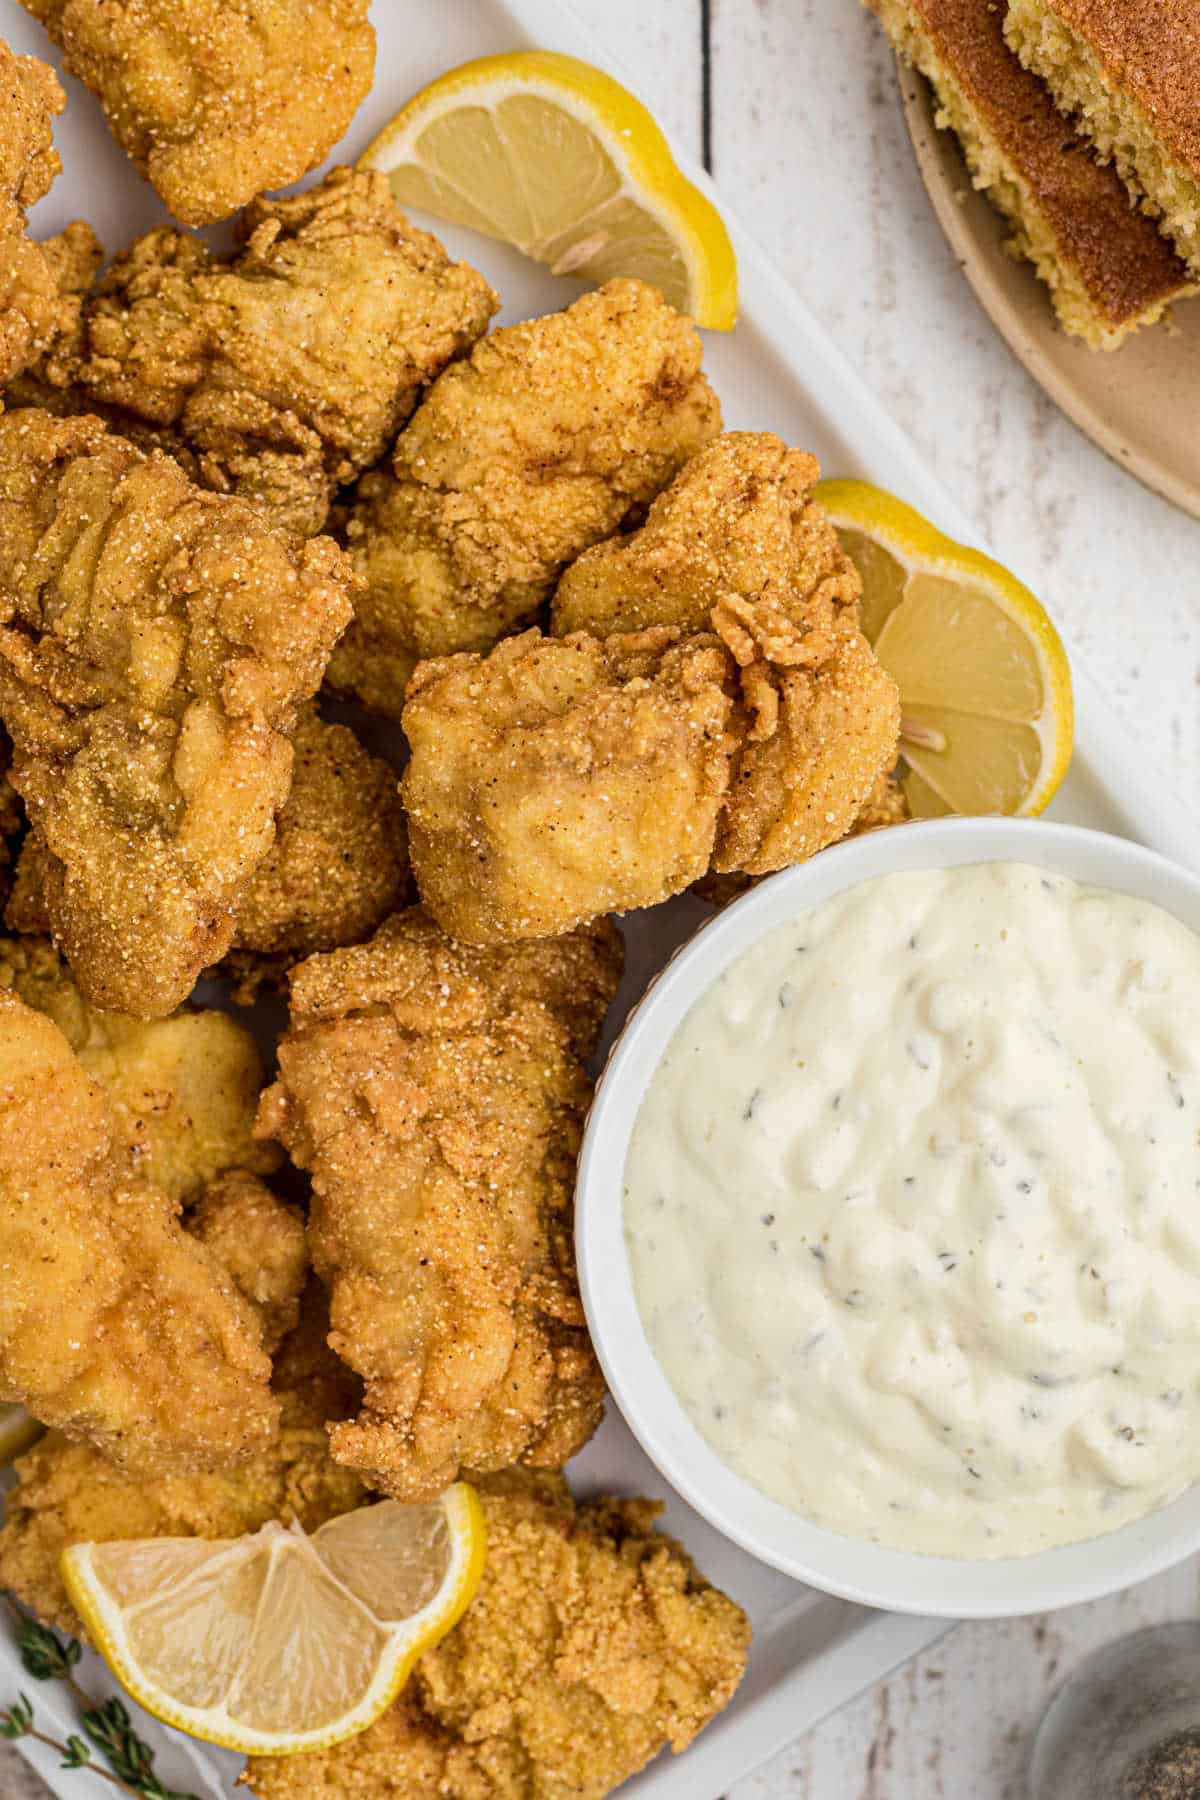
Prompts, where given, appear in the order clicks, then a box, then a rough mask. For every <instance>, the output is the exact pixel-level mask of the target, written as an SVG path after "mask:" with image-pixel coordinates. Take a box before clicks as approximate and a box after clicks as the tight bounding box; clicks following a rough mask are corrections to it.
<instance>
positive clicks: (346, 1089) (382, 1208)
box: [259, 910, 621, 1500]
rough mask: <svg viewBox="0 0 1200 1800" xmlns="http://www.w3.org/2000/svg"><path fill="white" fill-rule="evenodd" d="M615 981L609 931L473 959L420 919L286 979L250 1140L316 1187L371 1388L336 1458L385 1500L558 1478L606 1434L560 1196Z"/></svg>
mask: <svg viewBox="0 0 1200 1800" xmlns="http://www.w3.org/2000/svg"><path fill="white" fill-rule="evenodd" d="M620 969H621V954H620V949H619V939H618V938H617V935H616V933H615V931H614V930H613V929H612V927H611V926H610V925H608V924H607V923H604V924H602V925H599V926H596V927H594V928H593V929H592V930H590V931H588V932H579V933H576V934H574V935H573V936H570V937H564V938H561V939H558V940H555V941H554V942H549V943H541V944H527V945H526V944H523V945H520V946H518V947H516V948H513V949H503V950H498V951H479V950H470V949H466V948H464V947H463V946H462V945H458V944H455V943H453V942H451V940H450V939H449V938H447V937H445V936H444V935H443V934H442V932H440V931H439V930H438V928H437V927H436V926H435V925H434V924H433V922H432V921H431V920H430V919H428V918H426V917H425V915H424V914H423V913H421V912H420V911H417V910H414V911H411V912H406V913H399V914H397V915H396V916H395V917H393V918H392V919H389V920H388V921H387V923H386V924H384V925H383V926H382V927H381V928H380V930H379V931H378V932H377V933H376V934H375V936H374V937H373V938H372V939H371V941H370V943H367V944H363V945H359V946H357V947H355V948H353V949H348V950H335V951H333V952H332V953H331V954H330V955H328V956H314V957H311V958H310V959H309V960H308V961H307V962H305V963H301V964H300V966H299V967H298V968H297V969H295V970H293V972H292V978H291V1025H290V1029H289V1030H288V1032H287V1034H286V1036H285V1037H284V1038H283V1040H282V1042H281V1043H280V1046H279V1078H278V1081H277V1082H276V1084H275V1085H274V1087H272V1088H269V1089H268V1090H267V1092H266V1094H265V1095H264V1096H263V1100H262V1106H261V1110H260V1115H259V1128H260V1130H261V1131H262V1132H263V1133H264V1134H268V1135H270V1136H272V1137H276V1138H278V1139H279V1140H280V1142H281V1143H283V1144H284V1145H285V1146H286V1148H287V1150H288V1151H289V1153H290V1155H291V1157H292V1160H293V1161H294V1162H296V1163H298V1164H299V1166H300V1167H301V1168H304V1169H307V1170H308V1171H309V1173H310V1174H311V1176H312V1182H313V1199H312V1208H311V1212H310V1217H309V1245H310V1249H311V1253H312V1258H313V1265H314V1267H315V1268H316V1270H317V1272H318V1274H319V1275H320V1276H321V1277H322V1279H323V1280H324V1281H325V1283H326V1285H327V1286H328V1288H329V1293H330V1313H331V1319H332V1333H331V1337H330V1343H331V1344H332V1346H333V1348H334V1349H335V1350H336V1351H337V1353H338V1355H339V1356H341V1357H342V1358H343V1360H344V1361H346V1362H347V1363H349V1364H350V1366H351V1368H353V1369H355V1370H356V1371H357V1372H358V1373H359V1374H360V1375H361V1376H362V1377H363V1380H364V1381H365V1382H366V1394H365V1398H364V1402H363V1406H362V1409H361V1410H360V1411H359V1413H358V1416H357V1417H356V1418H355V1417H350V1418H345V1419H343V1420H341V1421H340V1422H338V1423H336V1424H334V1425H333V1427H332V1431H331V1443H332V1448H333V1455H334V1458H335V1460H336V1461H338V1462H340V1463H344V1464H346V1465H347V1466H348V1467H351V1468H355V1469H357V1470H359V1471H360V1472H361V1473H362V1475H363V1478H364V1479H365V1480H366V1481H367V1482H368V1483H369V1484H370V1485H371V1486H372V1487H377V1488H379V1489H381V1490H382V1491H383V1492H384V1493H387V1494H391V1495H393V1496H395V1497H396V1498H397V1499H401V1500H428V1499H432V1498H433V1497H434V1496H436V1495H437V1494H439V1493H440V1492H441V1491H442V1490H443V1489H444V1488H445V1487H446V1486H448V1484H449V1483H450V1482H452V1481H453V1480H454V1479H455V1477H456V1475H457V1474H458V1471H459V1469H460V1468H462V1467H465V1468H468V1469H472V1470H480V1471H487V1470H491V1469H497V1468H502V1467H504V1466H505V1465H506V1464H508V1463H510V1462H516V1461H523V1462H527V1463H530V1464H535V1465H538V1466H551V1467H560V1466H561V1465H562V1464H563V1463H564V1462H565V1461H566V1460H567V1458H568V1457H569V1456H571V1455H572V1454H573V1453H574V1452H575V1451H576V1450H577V1449H579V1448H580V1446H581V1445H582V1444H583V1443H584V1442H586V1440H587V1438H588V1437H589V1436H590V1435H591V1433H592V1431H593V1430H594V1429H595V1427H596V1425H597V1424H598V1423H599V1419H600V1413H601V1409H602V1401H603V1392H604V1385H603V1381H602V1379H601V1376H600V1371H599V1368H598V1366H597V1364H596V1362H595V1359H594V1357H593V1355H592V1352H591V1348H590V1345H589V1343H588V1339H587V1333H586V1330H585V1328H584V1319H583V1306H582V1302H581V1300H580V1297H579V1288H578V1282H577V1278H576V1272H575V1262H574V1247H573V1243H572V1190H573V1184H574V1169H575V1157H576V1153H577V1151H578V1148H579V1139H580V1133H581V1128H582V1121H583V1115H584V1112H585V1111H586V1108H587V1104H588V1098H589V1092H590V1089H589V1083H588V1081H587V1079H586V1077H585V1075H584V1072H583V1067H582V1064H583V1059H584V1058H585V1057H586V1056H587V1055H589V1054H590V1052H591V1050H592V1049H593V1048H594V1046H595V1043H596V1040H597V1037H598V1035H599V1031H600V1026H601V1024H602V1021H603V1018H604V1013H605V1009H606V1007H607V1005H608V1002H609V1000H610V999H611V997H612V994H613V992H614V991H615V988H616V984H617V980H618V978H619V975H620Z"/></svg>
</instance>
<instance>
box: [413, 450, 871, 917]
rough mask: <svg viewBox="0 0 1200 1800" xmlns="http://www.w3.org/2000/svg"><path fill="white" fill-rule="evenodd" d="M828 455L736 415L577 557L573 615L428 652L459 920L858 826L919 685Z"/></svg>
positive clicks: (620, 897) (441, 902)
mask: <svg viewBox="0 0 1200 1800" xmlns="http://www.w3.org/2000/svg"><path fill="white" fill-rule="evenodd" d="M819 473H820V470H819V468H818V465H817V462H816V459H815V458H814V457H812V456H809V455H807V454H806V453H805V452H803V451H799V450H789V449H788V448H787V446H786V445H785V444H784V443H783V442H782V441H781V440H780V439H779V438H777V437H773V436H771V435H770V434H769V433H750V432H730V433H727V434H726V435H724V436H722V437H718V438H716V439H715V440H714V441H713V442H712V443H711V444H708V445H707V446H705V448H704V449H702V450H700V451H699V452H697V454H696V455H695V456H694V457H693V458H692V459H691V461H690V462H688V463H687V464H685V466H684V468H683V469H682V470H681V471H680V473H679V474H678V475H677V476H676V478H675V480H674V481H673V482H672V484H671V486H670V487H669V488H667V490H666V491H665V492H664V493H663V494H661V495H659V497H658V499H657V500H655V501H654V503H653V505H652V506H651V508H650V511H649V515H648V517H647V519H646V521H645V524H644V525H642V526H641V527H640V528H639V529H637V530H636V531H633V532H630V533H627V534H625V535H624V536H621V537H616V538H611V539H609V541H608V542H606V543H603V544H598V545H596V546H595V547H594V548H593V549H591V550H589V551H587V552H585V554H584V555H583V556H581V557H580V558H579V559H578V561H577V562H576V563H574V564H573V565H572V566H571V568H569V569H568V570H567V572H566V573H565V574H564V576H563V578H562V580H561V582H560V583H559V588H558V592H557V594H556V596H555V599H554V602H553V607H552V623H553V625H554V627H555V629H556V630H557V631H559V632H565V633H568V634H569V635H566V636H561V637H559V638H558V639H557V640H553V639H543V638H542V637H540V635H539V634H538V633H536V632H530V633H527V634H526V635H525V636H524V637H520V638H516V639H513V640H511V641H510V642H508V643H505V644H501V645H500V646H499V647H498V648H497V649H496V650H494V651H493V652H492V654H491V655H490V656H489V657H487V658H483V659H481V658H479V657H477V656H476V657H472V656H460V657H454V658H447V659H444V660H433V661H430V662H428V663H423V664H421V665H420V666H419V667H418V669H417V671H416V673H415V674H414V676H413V678H412V681H411V682H410V684H409V699H408V704H407V706H406V708H405V712H404V728H405V732H406V734H407V737H408V740H409V743H410V745H411V747H412V760H411V761H410V763H409V765H408V768H407V769H406V771H405V773H404V777H403V782H402V792H403V795H404V800H405V804H406V806H407V808H408V813H409V826H410V849H411V854H412V860H413V870H414V873H415V875H416V880H417V886H418V888H419V890H420V894H421V898H422V901H423V903H424V904H425V906H427V907H428V909H429V910H430V912H431V913H432V914H433V916H434V917H435V918H436V919H437V920H438V922H439V924H440V925H441V926H442V927H443V929H444V930H446V931H450V932H453V933H454V935H455V936H456V937H459V938H461V939H463V941H464V942H467V943H502V942H511V941H514V940H516V939H519V938H528V937H540V936H548V935H552V934H553V933H555V932H559V931H567V930H570V929H571V928H572V927H574V926H577V925H580V924H582V923H584V922H585V921H586V920H588V919H591V918H594V917H596V916H597V915H598V914H599V913H603V912H624V911H626V910H628V909H629V908H632V907H639V906H647V905H653V904H655V903H656V902H657V901H660V900H665V899H667V898H668V897H669V896H670V895H671V894H675V893H678V892H680V891H681V890H682V889H683V888H685V887H687V886H689V885H690V884H691V883H693V882H695V881H699V880H702V879H703V878H705V877H706V876H707V875H708V874H709V873H710V872H711V873H715V874H718V875H725V874H734V875H763V874H767V873H769V872H770V871H771V870H773V869H779V868H783V867H784V866H785V865H787V864H788V863H794V862H800V861H802V860H803V859H804V858H805V857H808V856H811V855H813V854H814V852H815V851H817V850H820V849H822V848H823V847H824V846H825V845H826V844H831V843H834V842H836V841H837V839H839V838H842V837H844V836H845V835H846V833H847V832H848V831H850V830H851V829H852V827H853V825H854V823H855V820H856V819H857V817H858V815H859V813H860V812H861V810H862V808H863V807H864V806H865V805H866V803H867V801H868V798H869V797H870V795H871V793H872V791H873V789H874V786H875V783H876V782H877V780H878V778H879V776H880V774H881V773H882V772H883V771H884V770H885V769H887V768H890V767H891V765H892V763H893V762H894V761H895V755H896V745H897V742H898V737H899V729H900V702H899V695H898V693H897V691H896V686H895V683H894V682H893V681H892V680H891V678H890V676H888V675H886V674H885V673H884V671H883V670H882V669H881V668H880V666H879V664H878V663H877V662H876V660H875V656H874V653H873V652H872V650H871V648H870V646H869V645H868V643H867V641H866V639H865V638H864V636H863V634H862V632H861V630H860V628H859V602H860V597H861V583H860V581H859V577H858V574H857V572H856V570H855V569H854V567H853V565H852V563H851V562H850V560H849V558H848V557H847V556H846V555H845V553H844V551H843V550H842V548H841V546H840V544H839V542H838V538H837V534H836V532H835V531H834V529H833V527H832V526H831V524H830V523H829V520H828V518H827V517H826V516H825V513H824V511H823V509H822V507H821V506H820V505H819V503H818V502H817V501H816V500H815V498H814V497H813V488H814V486H815V483H816V480H817V477H818V475H819Z"/></svg>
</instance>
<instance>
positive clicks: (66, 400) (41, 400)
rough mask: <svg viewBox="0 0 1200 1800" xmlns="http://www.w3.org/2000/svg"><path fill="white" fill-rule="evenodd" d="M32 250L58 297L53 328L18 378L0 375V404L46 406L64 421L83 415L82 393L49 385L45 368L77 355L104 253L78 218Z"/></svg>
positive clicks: (98, 242) (92, 232)
mask: <svg viewBox="0 0 1200 1800" xmlns="http://www.w3.org/2000/svg"><path fill="white" fill-rule="evenodd" d="M33 247H34V246H31V248H33ZM36 249H37V250H38V251H39V252H40V253H41V256H42V259H43V261H44V263H45V266H46V271H47V274H48V275H49V277H50V280H51V281H52V282H53V283H54V289H55V292H56V294H57V296H58V299H57V304H56V306H55V311H54V319H53V324H52V326H51V328H50V329H49V330H48V331H46V332H45V333H43V335H42V338H41V340H40V342H39V343H38V345H37V349H36V354H31V355H29V356H27V357H26V359H25V362H24V364H23V366H22V368H21V369H20V371H19V372H18V373H17V374H15V375H10V376H9V377H8V378H7V379H4V378H3V375H2V371H0V390H2V392H0V400H3V403H4V405H5V406H8V407H13V406H45V407H47V408H48V409H49V410H50V411H51V412H54V413H57V414H58V415H59V416H60V417H64V418H65V417H67V416H68V415H69V414H72V413H79V412H86V411H87V406H86V404H85V402H84V398H83V394H82V392H81V390H80V389H78V388H66V389H64V388H61V387H59V386H58V385H56V384H54V383H52V382H51V380H50V379H49V377H48V374H47V370H48V369H49V367H50V366H51V365H53V366H54V367H55V368H56V369H57V368H58V366H59V363H60V360H61V359H62V358H64V357H70V356H73V355H74V354H76V352H77V351H78V348H79V344H80V341H81V339H80V330H81V326H80V320H81V318H82V316H83V302H84V296H85V295H86V294H87V292H88V290H89V289H90V287H91V285H92V283H93V282H94V281H95V279H96V272H97V270H98V269H99V267H100V264H101V263H102V262H103V261H104V250H103V248H102V246H101V243H100V240H99V238H98V237H97V236H96V234H95V232H94V231H93V230H92V228H91V226H90V225H85V224H84V223H83V221H82V219H75V220H74V221H73V222H72V223H71V224H70V225H68V226H67V227H66V229H65V231H61V232H60V233H59V234H58V236H57V237H52V238H46V239H45V240H44V241H43V242H42V243H40V244H38V245H37V246H36ZM2 335H3V331H2V328H0V337H2ZM0 354H2V353H0Z"/></svg>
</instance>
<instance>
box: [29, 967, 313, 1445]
mask: <svg viewBox="0 0 1200 1800" xmlns="http://www.w3.org/2000/svg"><path fill="white" fill-rule="evenodd" d="M177 1215H178V1208H177V1206H176V1204H175V1203H174V1202H173V1201H171V1200H170V1199H169V1198H168V1196H167V1195H166V1194H164V1193H163V1192H162V1190H161V1189H160V1188H155V1187H152V1186H151V1185H150V1184H149V1183H147V1182H144V1181H140V1180H139V1179H138V1178H137V1177H136V1176H132V1175H130V1173H129V1170H128V1160H127V1156H126V1153H125V1147H124V1146H123V1145H122V1143H121V1141H120V1136H119V1133H118V1131H117V1129H116V1125H115V1121H114V1119H113V1116H112V1113H111V1109H110V1108H109V1106H108V1104H107V1102H106V1097H105V1095H104V1092H103V1089H102V1088H100V1086H99V1085H98V1084H97V1083H96V1082H94V1081H92V1080H91V1079H90V1078H89V1077H88V1075H87V1073H86V1071H85V1070H84V1068H83V1066H82V1064H81V1063H80V1062H79V1060H78V1058H77V1057H76V1056H75V1055H74V1053H73V1052H72V1050H71V1047H70V1045H69V1044H68V1042H67V1040H66V1038H65V1037H64V1036H63V1034H62V1032H61V1031H60V1030H59V1029H58V1027H57V1026H56V1025H55V1024H53V1023H52V1021H51V1020H50V1019H48V1018H46V1017H45V1016H44V1015H43V1014H42V1013H39V1012H35V1011H33V1009H32V1008H31V1007H28V1006H26V1005H25V1004H24V1002H23V1001H21V1000H19V999H18V998H17V996H16V995H15V994H14V993H12V992H9V991H0V1264H2V1265H3V1269H4V1280H3V1282H2V1283H0V1398H2V1399H4V1400H20V1401H23V1402H24V1404H25V1405H26V1406H28V1407H29V1409H30V1411H31V1412H32V1413H34V1414H35V1415H36V1417H37V1418H39V1419H41V1420H42V1422H43V1423H44V1424H46V1425H54V1426H58V1427H59V1428H60V1429H61V1430H63V1431H64V1432H66V1433H67V1435H68V1436H69V1437H72V1438H82V1439H85V1440H86V1441H87V1442H89V1443H92V1444H94V1445H95V1446H96V1447H97V1448H98V1449H100V1450H102V1451H103V1452H104V1453H105V1454H106V1455H108V1456H110V1457H111V1458H112V1459H113V1460H114V1461H115V1462H117V1463H119V1464H120V1465H121V1467H122V1468H126V1469H128V1470H130V1471H137V1472H144V1473H147V1474H154V1473H177V1472H190V1471H195V1470H200V1469H213V1468H222V1467H225V1466H227V1465H231V1464H234V1463H236V1462H239V1461H242V1460H244V1459H246V1458H248V1457H251V1456H254V1455H256V1454H259V1453H261V1452H262V1451H263V1450H264V1449H265V1448H266V1446H267V1445H269V1444H270V1443H271V1442H272V1440H273V1438H274V1436H275V1431H276V1426H277V1422H278V1410H279V1409H278V1406H277V1404H276V1402H275V1401H274V1400H273V1398H272V1397H271V1394H270V1392H269V1389H268V1380H269V1377H270V1364H269V1361H268V1359H267V1357H266V1356H265V1355H264V1354H263V1351H262V1347H261V1336H260V1331H259V1327H258V1322H257V1320H256V1319H255V1317H254V1315H253V1313H252V1311H251V1310H250V1308H249V1307H248V1306H247V1304H246V1303H245V1301H244V1300H243V1299H242V1298H241V1296H240V1295H239V1294H238V1293H237V1291H236V1289H235V1288H234V1286H233V1284H232V1282H231V1281H230V1279H229V1277H228V1275H227V1274H226V1272H225V1271H224V1270H223V1269H222V1268H221V1266H220V1264H219V1263H218V1262H217V1261H216V1259H215V1258H214V1257H213V1256H212V1255H210V1254H209V1252H208V1251H206V1250H205V1249H204V1248H203V1246H202V1245H200V1244H199V1243H197V1242H196V1241H195V1240H194V1239H193V1238H191V1237H189V1236H188V1234H187V1233H186V1232H185V1231H184V1230H183V1229H182V1228H181V1227H180V1225H179V1222H178V1216H177Z"/></svg>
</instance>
